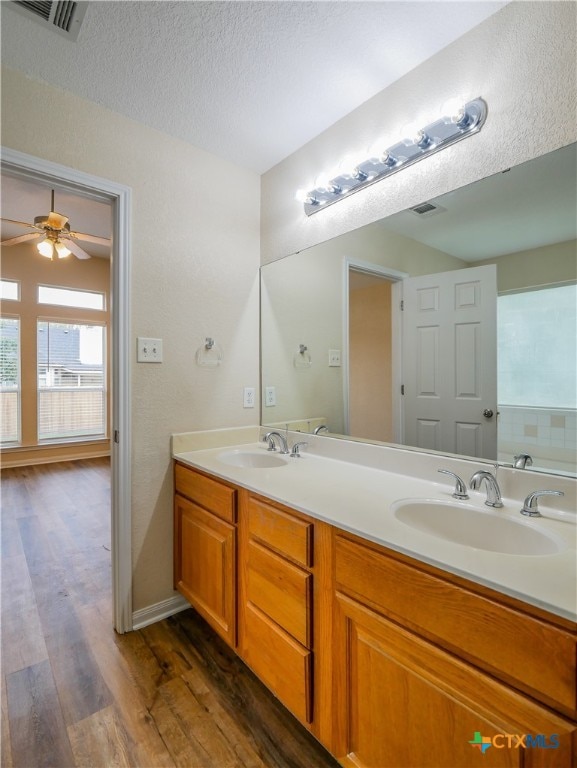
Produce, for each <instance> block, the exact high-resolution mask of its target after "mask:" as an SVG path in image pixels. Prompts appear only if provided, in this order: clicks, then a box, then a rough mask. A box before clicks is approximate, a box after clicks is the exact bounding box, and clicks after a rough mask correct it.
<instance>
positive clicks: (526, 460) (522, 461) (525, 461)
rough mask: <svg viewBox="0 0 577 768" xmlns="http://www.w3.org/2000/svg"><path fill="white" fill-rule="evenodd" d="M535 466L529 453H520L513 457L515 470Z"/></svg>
mask: <svg viewBox="0 0 577 768" xmlns="http://www.w3.org/2000/svg"><path fill="white" fill-rule="evenodd" d="M532 464H533V459H532V458H531V456H529V454H528V453H518V454H517V455H516V456H513V466H514V467H515V469H525V468H526V467H530V466H531V465H532Z"/></svg>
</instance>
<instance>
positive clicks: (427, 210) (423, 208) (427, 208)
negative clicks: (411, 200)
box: [409, 203, 447, 218]
mask: <svg viewBox="0 0 577 768" xmlns="http://www.w3.org/2000/svg"><path fill="white" fill-rule="evenodd" d="M409 210H410V211H411V213H414V214H415V215H416V216H419V217H421V218H429V216H436V215H437V214H438V213H442V212H443V211H446V210H447V209H446V208H443V207H442V206H441V205H434V204H433V203H421V204H420V205H416V206H415V207H414V208H410V209H409Z"/></svg>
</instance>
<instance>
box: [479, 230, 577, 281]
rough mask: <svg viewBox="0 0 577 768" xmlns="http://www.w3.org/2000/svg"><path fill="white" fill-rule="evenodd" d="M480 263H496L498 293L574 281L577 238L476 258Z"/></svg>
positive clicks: (576, 275)
mask: <svg viewBox="0 0 577 768" xmlns="http://www.w3.org/2000/svg"><path fill="white" fill-rule="evenodd" d="M482 264H496V265H497V290H498V291H499V293H503V292H505V291H520V290H524V289H527V288H536V287H538V286H544V285H558V284H559V283H574V282H575V281H577V242H576V241H575V240H569V241H568V242H566V243H556V244H555V245H545V246H543V247H542V248H532V249H531V250H530V251H519V252H518V253H509V254H507V255H505V256H499V258H497V259H486V260H485V261H479V262H476V265H478V266H481V265H482Z"/></svg>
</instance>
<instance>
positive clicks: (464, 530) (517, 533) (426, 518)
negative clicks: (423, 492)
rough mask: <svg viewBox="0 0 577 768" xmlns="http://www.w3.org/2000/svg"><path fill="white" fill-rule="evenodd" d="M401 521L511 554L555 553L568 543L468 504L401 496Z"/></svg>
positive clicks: (397, 505)
mask: <svg viewBox="0 0 577 768" xmlns="http://www.w3.org/2000/svg"><path fill="white" fill-rule="evenodd" d="M391 509H392V511H393V513H394V515H395V517H396V518H397V520H400V521H401V522H402V523H405V525H410V526H411V527H412V528H417V529H418V530H420V531H423V532H424V533H429V534H430V535H431V536H436V537H437V538H440V539H445V541H452V542H454V543H456V544H462V545H464V546H467V547H474V548H475V549H484V550H487V551H489V552H499V553H501V554H507V555H553V554H556V553H557V552H561V551H562V550H563V549H564V548H565V545H564V544H563V542H562V541H561V540H558V539H557V538H554V537H553V536H550V535H549V534H547V533H545V532H543V531H539V530H536V529H535V528H533V527H532V526H531V525H527V524H525V523H523V522H522V521H519V522H517V521H516V520H512V519H511V518H509V517H505V516H503V515H499V514H496V513H494V512H490V511H487V512H485V511H484V510H478V509H475V507H472V506H469V505H467V504H458V503H452V502H450V501H439V500H435V499H401V500H400V501H396V502H395V503H394V504H393V505H392V507H391Z"/></svg>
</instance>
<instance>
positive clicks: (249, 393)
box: [242, 387, 256, 408]
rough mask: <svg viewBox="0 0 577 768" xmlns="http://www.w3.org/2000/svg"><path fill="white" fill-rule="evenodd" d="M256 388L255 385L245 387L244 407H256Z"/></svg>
mask: <svg viewBox="0 0 577 768" xmlns="http://www.w3.org/2000/svg"><path fill="white" fill-rule="evenodd" d="M255 397H256V390H255V388H254V387H245V388H244V394H243V401H242V404H243V408H254V405H255Z"/></svg>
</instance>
